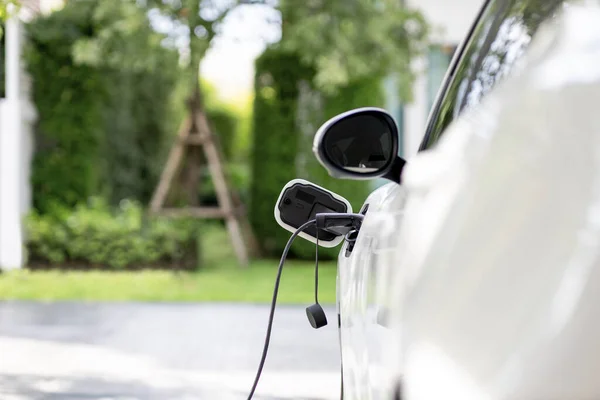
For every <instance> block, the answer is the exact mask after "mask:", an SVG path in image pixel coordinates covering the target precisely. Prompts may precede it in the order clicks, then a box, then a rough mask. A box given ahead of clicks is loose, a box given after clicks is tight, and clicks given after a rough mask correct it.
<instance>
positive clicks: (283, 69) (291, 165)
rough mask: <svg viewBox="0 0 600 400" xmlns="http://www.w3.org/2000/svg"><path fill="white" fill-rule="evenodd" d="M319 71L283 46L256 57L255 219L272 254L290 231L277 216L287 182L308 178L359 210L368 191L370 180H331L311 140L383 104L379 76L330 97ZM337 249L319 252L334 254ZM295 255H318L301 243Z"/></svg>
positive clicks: (252, 214)
mask: <svg viewBox="0 0 600 400" xmlns="http://www.w3.org/2000/svg"><path fill="white" fill-rule="evenodd" d="M313 76H314V70H313V69H311V68H310V67H307V66H305V65H303V64H302V62H301V60H300V57H298V56H296V55H294V54H292V53H289V52H286V51H283V50H281V49H280V48H279V47H276V46H275V47H271V48H268V49H267V50H266V51H265V52H264V53H263V54H262V55H261V56H260V57H259V58H258V60H257V61H256V76H255V99H254V115H253V127H252V132H253V137H252V140H253V150H252V156H253V159H252V168H251V181H252V183H251V186H250V221H251V223H252V226H253V229H254V230H255V232H256V236H257V237H258V240H259V242H260V245H261V247H262V249H263V250H264V252H265V253H266V254H267V255H271V256H278V255H279V254H280V253H281V251H282V250H283V248H284V246H285V243H286V242H287V240H288V237H289V235H288V234H287V233H286V232H285V231H283V229H282V228H280V227H279V226H278V225H277V223H276V222H275V220H274V218H273V208H274V206H275V201H276V200H277V197H278V195H279V193H280V192H281V189H282V188H283V186H284V185H285V184H286V183H287V182H289V181H290V180H291V179H294V178H304V179H307V180H309V181H311V182H314V183H316V184H318V185H321V186H323V187H326V188H328V189H331V190H332V191H334V192H336V193H338V194H340V195H342V196H344V197H346V198H347V199H348V200H349V201H350V202H351V204H352V206H353V208H354V209H356V210H358V209H359V208H360V207H361V205H362V203H363V202H364V200H365V199H366V197H367V195H368V194H369V186H368V183H366V182H364V181H349V180H339V179H334V178H331V177H330V176H329V175H328V174H327V172H326V171H325V170H324V168H323V167H322V166H321V165H319V164H318V162H317V161H316V159H315V157H314V155H313V154H312V139H313V137H314V134H315V132H316V130H317V129H318V127H319V126H320V124H322V123H323V122H325V121H326V120H327V119H329V118H331V117H333V116H335V115H336V114H338V113H340V112H343V111H347V110H348V109H351V108H356V107H360V106H381V105H382V102H383V92H382V88H381V84H380V79H378V78H374V79H370V80H364V81H361V82H356V83H353V84H351V85H348V86H347V87H345V88H341V89H340V91H339V93H338V94H337V95H336V96H326V95H324V94H323V93H320V92H319V91H318V90H315V89H314V88H313V87H312V85H311V82H312V77H313ZM337 252H338V250H337V249H323V250H319V254H320V256H323V258H333V257H335V256H336V255H337ZM291 253H292V255H294V256H296V257H301V258H312V257H314V245H311V244H309V243H308V242H304V241H300V240H299V241H297V243H296V244H294V246H293V247H292V251H291Z"/></svg>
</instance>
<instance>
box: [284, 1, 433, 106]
mask: <svg viewBox="0 0 600 400" xmlns="http://www.w3.org/2000/svg"><path fill="white" fill-rule="evenodd" d="M281 13H282V16H283V17H282V20H283V22H282V44H283V46H284V47H285V48H286V49H288V50H290V51H293V52H296V53H297V54H299V55H300V57H301V59H302V60H303V61H304V62H305V63H307V64H310V65H313V66H314V68H315V71H316V73H315V77H314V83H315V86H316V87H317V88H319V89H320V90H322V91H324V92H326V93H328V94H333V93H335V92H336V91H337V89H338V88H342V87H346V86H348V85H350V84H352V83H353V82H357V81H360V80H363V79H370V78H372V77H374V76H383V75H385V74H388V73H390V72H394V73H396V74H398V76H399V77H400V80H401V82H402V83H403V85H402V87H403V88H404V90H403V93H402V95H403V97H404V98H405V99H407V98H409V97H410V83H411V82H412V80H413V78H414V76H413V71H412V69H411V65H410V63H411V60H412V59H413V58H414V57H416V56H417V55H419V54H420V53H421V52H422V51H423V50H424V49H425V45H426V38H427V32H428V27H427V24H426V22H425V19H424V18H423V16H422V15H421V13H420V12H418V11H416V10H412V9H409V8H407V7H406V6H404V5H403V4H402V2H401V1H398V0H377V1H376V0H306V1H303V2H299V1H295V0H282V1H281Z"/></svg>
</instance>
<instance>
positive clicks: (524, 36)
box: [419, 0, 575, 150]
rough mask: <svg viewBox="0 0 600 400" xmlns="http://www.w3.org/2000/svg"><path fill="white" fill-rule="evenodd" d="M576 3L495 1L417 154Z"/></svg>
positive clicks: (462, 58)
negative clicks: (542, 28)
mask: <svg viewBox="0 0 600 400" xmlns="http://www.w3.org/2000/svg"><path fill="white" fill-rule="evenodd" d="M573 2H575V0H492V1H490V2H489V3H488V5H487V6H486V9H485V10H484V12H483V14H482V15H481V18H480V19H479V21H478V22H477V26H475V28H474V30H473V32H472V35H471V38H470V39H469V41H468V43H466V45H465V47H464V51H463V52H462V54H461V56H460V58H459V59H458V61H457V64H456V68H455V69H454V71H453V73H452V74H451V75H450V77H449V78H448V80H447V82H446V84H445V86H444V87H442V89H441V90H442V91H443V92H444V93H443V94H442V95H441V97H440V99H439V100H438V102H437V104H436V106H435V109H434V111H433V112H432V114H431V116H430V120H429V123H428V127H427V131H426V134H425V137H424V138H423V142H422V143H421V147H420V149H419V150H425V149H427V148H429V147H431V146H432V145H434V144H435V143H436V142H437V141H438V140H439V138H440V137H441V135H442V134H443V133H444V131H445V129H446V128H447V126H448V125H449V124H450V123H451V122H452V121H453V120H454V119H456V117H458V115H460V114H461V113H462V112H463V111H464V110H465V109H467V108H469V107H473V106H475V105H477V104H479V102H480V101H481V100H482V98H483V97H484V96H485V95H486V94H487V93H488V92H489V91H490V90H491V89H492V88H494V86H496V84H498V83H499V82H501V81H502V79H503V78H505V77H506V76H507V75H508V74H509V73H511V72H512V71H514V70H515V69H516V68H517V67H518V65H519V60H520V59H521V56H522V55H523V54H524V52H525V50H526V49H527V47H528V45H529V43H530V42H531V39H532V38H533V36H534V35H535V34H536V32H537V30H538V28H539V27H540V25H541V24H542V23H543V22H545V21H548V20H550V19H552V18H554V16H555V15H556V14H557V11H559V10H560V9H561V8H562V6H563V5H565V4H567V3H573Z"/></svg>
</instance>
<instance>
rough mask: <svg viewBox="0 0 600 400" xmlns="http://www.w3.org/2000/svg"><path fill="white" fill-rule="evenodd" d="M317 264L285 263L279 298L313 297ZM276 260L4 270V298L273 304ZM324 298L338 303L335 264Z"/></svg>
mask: <svg viewBox="0 0 600 400" xmlns="http://www.w3.org/2000/svg"><path fill="white" fill-rule="evenodd" d="M312 267H313V266H312V264H310V263H297V262H296V263H294V262H290V263H289V264H287V265H286V267H284V271H283V275H282V282H281V286H280V291H279V302H281V303H288V304H308V303H310V302H311V301H312V297H313V285H314V274H313V268H312ZM276 272H277V265H276V261H275V260H273V261H259V262H255V263H253V264H252V265H251V266H250V267H249V268H247V269H243V270H242V269H234V268H211V269H207V270H203V271H199V272H196V273H180V274H175V273H172V272H166V271H141V272H59V271H49V272H30V271H27V270H23V271H14V272H8V273H4V274H1V275H0V299H1V300H42V301H56V300H85V301H159V302H162V301H181V302H251V303H268V302H270V301H271V296H272V294H273V284H274V282H275V275H276ZM319 275H320V276H319V278H320V279H319V285H320V290H319V294H320V296H319V297H320V300H321V302H323V303H334V302H335V276H336V269H335V266H334V265H332V264H331V263H329V264H328V265H325V264H324V265H323V268H321V269H320V274H319Z"/></svg>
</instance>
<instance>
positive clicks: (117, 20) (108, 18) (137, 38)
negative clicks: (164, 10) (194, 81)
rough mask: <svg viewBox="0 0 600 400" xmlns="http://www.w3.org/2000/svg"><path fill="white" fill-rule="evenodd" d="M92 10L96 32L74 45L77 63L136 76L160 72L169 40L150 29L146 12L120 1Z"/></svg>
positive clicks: (97, 4) (98, 4)
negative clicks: (157, 70) (166, 41)
mask: <svg viewBox="0 0 600 400" xmlns="http://www.w3.org/2000/svg"><path fill="white" fill-rule="evenodd" d="M88 8H89V13H90V18H91V24H92V26H93V27H94V32H93V35H90V36H89V37H82V38H79V39H78V40H77V41H75V43H74V44H73V49H72V52H73V53H72V54H73V59H74V60H75V62H76V63H78V64H84V65H89V66H94V67H98V66H104V67H110V68H120V69H127V70H130V71H136V72H140V71H148V70H154V69H156V68H159V66H160V62H161V60H160V57H161V51H160V50H161V42H162V41H163V40H164V39H165V37H166V36H165V35H161V34H159V33H157V32H155V31H154V30H153V29H152V28H151V27H150V22H149V19H148V16H147V10H146V9H145V8H143V7H140V6H139V5H138V3H137V2H135V1H120V0H104V1H97V2H92V3H91V4H89V5H88ZM149 50H150V51H149Z"/></svg>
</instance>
